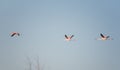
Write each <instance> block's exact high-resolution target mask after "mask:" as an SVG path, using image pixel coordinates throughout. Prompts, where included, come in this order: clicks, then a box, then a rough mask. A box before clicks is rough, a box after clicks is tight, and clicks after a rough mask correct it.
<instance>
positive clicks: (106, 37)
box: [97, 33, 113, 40]
mask: <svg viewBox="0 0 120 70" xmlns="http://www.w3.org/2000/svg"><path fill="white" fill-rule="evenodd" d="M100 36H101V38H98V39H97V40H113V39H112V38H110V36H105V35H103V34H102V33H100Z"/></svg>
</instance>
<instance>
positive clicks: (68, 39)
mask: <svg viewBox="0 0 120 70" xmlns="http://www.w3.org/2000/svg"><path fill="white" fill-rule="evenodd" d="M72 37H74V35H72V36H67V35H65V40H66V41H70V40H71V39H72Z"/></svg>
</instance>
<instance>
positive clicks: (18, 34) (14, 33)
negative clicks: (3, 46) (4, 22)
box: [11, 32, 20, 37]
mask: <svg viewBox="0 0 120 70" xmlns="http://www.w3.org/2000/svg"><path fill="white" fill-rule="evenodd" d="M15 35H17V36H20V33H18V32H12V34H11V37H13V36H15Z"/></svg>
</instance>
